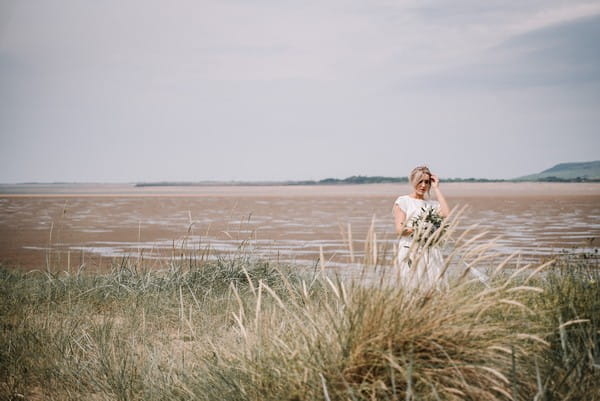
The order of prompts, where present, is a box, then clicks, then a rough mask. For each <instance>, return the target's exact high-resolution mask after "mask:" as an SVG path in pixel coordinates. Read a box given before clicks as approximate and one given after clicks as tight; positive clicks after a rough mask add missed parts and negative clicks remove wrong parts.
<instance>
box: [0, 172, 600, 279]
mask: <svg viewBox="0 0 600 401" xmlns="http://www.w3.org/2000/svg"><path fill="white" fill-rule="evenodd" d="M442 189H443V191H444V193H445V194H446V197H447V198H448V201H449V203H450V205H451V206H459V205H467V206H468V208H467V210H466V211H465V212H464V214H463V217H462V218H461V220H460V228H461V229H464V228H466V227H468V226H471V225H474V224H475V225H477V226H478V227H477V229H476V230H475V231H476V232H482V231H485V232H487V235H486V236H485V237H484V238H483V239H482V240H481V241H489V240H490V239H491V238H498V239H497V240H496V243H495V246H494V250H495V251H496V252H498V253H500V254H504V255H507V254H512V253H519V254H521V255H522V257H523V258H526V259H529V260H536V259H541V258H543V257H545V256H548V255H553V254H556V253H557V252H560V251H562V250H564V249H572V248H576V251H577V252H589V251H593V250H594V249H595V248H596V247H597V246H598V242H597V241H598V237H599V236H600V235H599V234H600V185H599V184H559V183H547V184H546V183H544V184H525V183H522V184H513V183H498V184H494V183H485V184H479V183H469V184H445V185H444V184H443V185H442ZM409 191H410V188H409V187H408V186H407V185H394V184H381V185H379V184H378V185H359V186H313V187H184V188H134V187H131V186H125V185H122V186H85V187H83V186H61V187H57V188H52V187H50V189H48V188H47V187H44V188H41V189H40V188H35V187H33V188H32V187H31V186H29V187H26V188H25V187H23V188H21V191H20V192H21V194H20V195H19V194H16V193H17V192H19V190H18V188H17V189H15V188H14V187H11V188H8V189H7V188H6V187H4V188H2V187H0V260H3V261H4V262H5V263H11V264H13V263H16V264H18V265H20V266H23V267H25V268H34V267H40V265H41V264H43V262H44V260H45V258H46V256H47V254H48V253H49V252H50V253H53V254H62V255H65V254H69V256H70V260H72V261H73V264H77V263H79V261H80V260H81V259H84V258H85V260H87V261H88V262H89V261H95V262H96V263H98V261H99V260H102V259H103V258H105V259H110V258H124V257H140V256H143V258H144V259H145V260H155V261H161V260H168V259H170V258H184V257H189V253H190V252H191V251H197V252H205V251H206V250H207V249H209V248H210V249H211V254H212V255H213V256H218V255H223V254H231V253H234V252H237V251H239V249H240V248H243V249H245V250H247V251H250V252H253V253H254V254H258V255H263V256H266V257H270V258H278V259H280V260H286V261H296V262H300V263H307V264H310V263H315V261H316V260H317V259H318V257H319V254H320V253H321V251H322V252H323V255H324V256H325V259H326V260H327V261H328V263H329V264H330V265H344V264H345V263H349V262H351V251H350V249H351V247H350V243H349V241H348V229H349V228H350V231H351V236H352V244H351V245H352V250H353V252H352V254H353V255H354V257H355V259H354V260H355V261H357V260H360V259H361V257H362V256H363V255H364V250H365V246H366V238H367V233H368V230H369V227H370V226H371V224H372V223H373V225H374V228H375V232H376V236H377V240H378V244H379V245H380V246H381V247H387V248H388V249H389V250H390V252H391V250H392V249H393V247H394V244H395V242H396V236H395V234H394V227H393V218H392V213H391V209H392V205H393V202H394V200H395V198H396V197H397V196H398V195H400V194H406V193H408V192H409ZM3 192H4V194H1V193H3ZM6 192H10V193H6ZM71 255H72V257H71ZM75 255H78V256H75ZM63 260H64V258H63Z"/></svg>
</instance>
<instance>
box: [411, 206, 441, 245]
mask: <svg viewBox="0 0 600 401" xmlns="http://www.w3.org/2000/svg"><path fill="white" fill-rule="evenodd" d="M412 227H413V233H412V234H411V236H412V237H413V239H414V240H415V241H417V242H418V243H419V244H420V245H426V246H428V247H429V246H433V245H437V244H439V243H440V242H441V241H442V239H443V238H444V234H445V233H446V230H447V229H448V224H447V223H444V218H443V217H442V216H440V214H439V213H438V212H437V211H436V210H435V209H434V208H431V207H430V208H426V207H423V208H421V212H420V213H419V214H418V215H417V216H416V217H415V218H413V219H412Z"/></svg>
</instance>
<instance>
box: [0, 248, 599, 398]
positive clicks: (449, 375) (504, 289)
mask: <svg viewBox="0 0 600 401" xmlns="http://www.w3.org/2000/svg"><path fill="white" fill-rule="evenodd" d="M465 243H466V244H467V245H469V242H468V241H465ZM484 251H485V249H484V248H480V249H479V250H473V248H464V249H461V248H457V249H456V252H455V255H456V260H461V261H465V260H466V261H467V262H468V263H466V262H465V263H462V262H461V263H462V264H460V266H463V268H462V269H463V270H461V271H459V272H458V274H455V275H454V276H455V279H453V280H451V282H450V284H449V286H448V288H445V289H443V290H439V289H434V288H431V289H427V290H418V289H414V290H411V289H406V288H403V287H402V286H399V285H396V281H395V271H394V268H393V267H391V266H388V267H385V266H379V268H378V269H373V268H368V269H365V270H364V271H362V272H361V274H358V275H351V276H350V277H354V278H348V277H346V278H341V277H340V276H336V275H334V274H331V273H328V272H327V271H326V270H325V269H323V270H320V269H318V270H317V271H306V270H302V269H300V268H299V267H294V266H283V265H278V264H275V263H273V262H269V261H264V260H260V259H256V258H253V257H250V256H248V255H245V254H243V253H240V254H238V255H234V256H232V257H230V258H221V259H218V260H214V261H210V260H202V261H201V262H198V263H189V261H180V262H177V261H173V262H170V263H169V264H168V265H166V266H164V268H163V269H160V270H150V269H144V268H143V266H140V265H137V264H136V261H128V260H121V261H119V262H118V263H116V264H115V265H114V266H113V269H112V271H111V272H108V273H106V274H84V273H81V272H80V273H78V274H71V273H68V272H61V273H51V272H50V271H46V272H32V273H23V272H18V271H13V270H8V269H2V270H0V300H1V301H0V321H1V330H2V335H1V336H0V396H1V397H2V398H3V399H15V400H16V399H32V400H34V399H55V400H71V399H72V400H76V399H86V400H87V399H91V400H95V399H97V400H164V399H169V400H170V399H182V400H297V401H301V400H510V399H513V400H533V399H537V400H563V399H572V400H578V399H589V400H600V395H599V391H598V385H597V383H598V382H600V381H599V379H600V376H599V372H600V369H599V368H598V364H599V361H598V358H599V342H598V341H599V330H600V326H599V322H598V316H600V313H599V302H600V301H599V300H600V287H599V284H598V283H599V282H600V280H599V279H600V273H599V272H600V271H599V270H598V266H597V264H598V259H597V257H594V256H593V255H592V257H590V258H588V259H581V258H580V259H573V258H572V257H563V258H561V259H559V261H558V262H555V263H554V265H551V264H548V265H544V266H541V267H540V266H532V267H523V268H521V269H520V270H516V269H508V267H511V266H509V265H510V263H511V261H510V259H508V260H507V261H505V263H503V264H500V265H498V266H496V267H497V269H496V271H495V272H493V273H492V274H490V278H489V280H488V281H487V282H486V283H485V284H484V283H482V282H481V281H480V280H479V279H477V278H474V277H472V276H471V275H469V274H467V271H468V270H469V269H472V268H474V267H476V266H477V263H478V261H484V260H485V257H484V253H485V252H484ZM371 255H373V254H372V253H371ZM375 259H376V258H375ZM457 266H459V264H456V265H453V266H449V268H454V269H458V267H457ZM464 266H467V267H466V268H465V267H464ZM513 267H514V266H513ZM538 267H540V268H539V269H537V268H538ZM542 268H544V272H543V273H539V272H536V269H537V270H540V271H541V270H542ZM465 269H466V270H465ZM463 272H464V273H465V274H462V273H463Z"/></svg>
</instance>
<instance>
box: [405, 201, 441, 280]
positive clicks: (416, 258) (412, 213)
mask: <svg viewBox="0 0 600 401" xmlns="http://www.w3.org/2000/svg"><path fill="white" fill-rule="evenodd" d="M394 204H396V205H398V207H399V208H400V209H402V211H403V212H404V214H405V215H406V220H405V221H406V227H412V223H413V220H414V218H415V217H417V216H419V215H420V214H421V213H422V212H423V209H425V210H427V209H435V210H438V211H439V208H440V204H439V202H438V201H435V200H428V199H427V200H422V199H415V198H412V197H410V196H408V195H403V196H400V197H398V199H396V202H394ZM396 264H397V266H398V269H399V278H400V280H401V281H402V283H403V284H404V285H406V286H408V287H411V288H420V289H428V288H431V287H432V286H433V287H438V288H439V287H440V286H442V285H444V284H445V282H446V281H445V279H444V278H442V277H440V275H441V273H442V269H443V265H444V260H443V258H442V252H441V250H440V248H439V246H432V247H428V248H423V247H419V246H418V244H417V243H415V242H414V241H413V239H412V237H410V236H401V237H400V240H399V241H398V255H397V263H396Z"/></svg>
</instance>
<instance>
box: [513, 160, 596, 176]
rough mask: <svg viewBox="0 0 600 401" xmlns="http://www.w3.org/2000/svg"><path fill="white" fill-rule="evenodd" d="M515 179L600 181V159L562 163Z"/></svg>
mask: <svg viewBox="0 0 600 401" xmlns="http://www.w3.org/2000/svg"><path fill="white" fill-rule="evenodd" d="M515 181H600V160H596V161H593V162H583V163H561V164H557V165H556V166H554V167H552V168H549V169H548V170H544V171H542V172H541V173H538V174H530V175H526V176H523V177H519V178H515Z"/></svg>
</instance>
